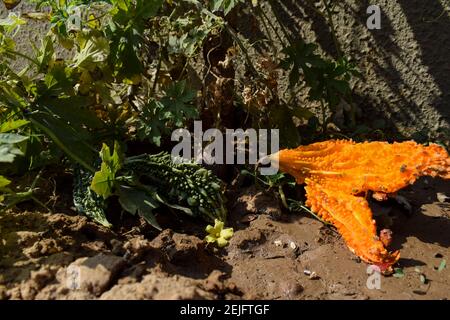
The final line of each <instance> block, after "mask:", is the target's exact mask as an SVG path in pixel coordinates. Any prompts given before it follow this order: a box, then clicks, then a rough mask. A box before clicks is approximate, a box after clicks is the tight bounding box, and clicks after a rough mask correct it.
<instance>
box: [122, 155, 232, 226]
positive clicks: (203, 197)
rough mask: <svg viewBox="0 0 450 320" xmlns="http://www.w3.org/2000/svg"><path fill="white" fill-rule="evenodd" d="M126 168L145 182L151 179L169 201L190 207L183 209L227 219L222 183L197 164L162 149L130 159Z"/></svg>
mask: <svg viewBox="0 0 450 320" xmlns="http://www.w3.org/2000/svg"><path fill="white" fill-rule="evenodd" d="M123 171H124V173H125V174H126V175H127V174H129V175H133V176H134V177H135V179H137V180H139V181H140V182H142V183H146V182H148V183H149V184H151V185H152V186H154V187H155V188H156V189H157V191H158V193H159V194H160V195H161V196H163V197H164V198H165V199H166V200H167V201H168V202H169V203H176V204H178V205H181V206H183V207H184V208H185V209H188V210H183V211H185V212H186V213H188V214H191V215H192V216H194V217H197V216H199V217H202V218H203V219H205V220H206V221H208V222H212V221H214V219H219V220H221V221H225V218H226V209H225V207H224V197H223V183H222V182H221V181H220V180H219V179H218V178H217V177H216V176H215V175H214V174H213V173H212V172H211V171H209V170H207V169H205V168H202V167H201V166H200V165H198V164H196V163H192V162H180V163H175V162H174V161H172V158H171V155H170V154H168V153H167V152H162V153H159V154H155V155H141V156H138V157H135V158H129V159H128V160H127V161H125V164H124V167H123Z"/></svg>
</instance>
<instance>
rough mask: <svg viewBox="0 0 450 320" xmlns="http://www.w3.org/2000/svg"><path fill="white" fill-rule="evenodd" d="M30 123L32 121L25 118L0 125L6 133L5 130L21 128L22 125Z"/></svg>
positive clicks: (0, 129) (2, 131)
mask: <svg viewBox="0 0 450 320" xmlns="http://www.w3.org/2000/svg"><path fill="white" fill-rule="evenodd" d="M28 123H30V122H29V121H27V120H24V119H18V120H8V121H5V122H3V123H2V124H1V125H0V133H5V132H9V131H13V130H16V129H19V128H20V127H23V126H25V125H27V124H28Z"/></svg>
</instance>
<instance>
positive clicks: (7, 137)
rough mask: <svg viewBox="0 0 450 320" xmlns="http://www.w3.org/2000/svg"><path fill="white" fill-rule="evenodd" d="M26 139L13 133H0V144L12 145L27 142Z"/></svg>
mask: <svg viewBox="0 0 450 320" xmlns="http://www.w3.org/2000/svg"><path fill="white" fill-rule="evenodd" d="M27 139H28V137H25V136H21V135H20V134H15V133H0V143H7V144H14V143H19V142H23V141H25V140H27Z"/></svg>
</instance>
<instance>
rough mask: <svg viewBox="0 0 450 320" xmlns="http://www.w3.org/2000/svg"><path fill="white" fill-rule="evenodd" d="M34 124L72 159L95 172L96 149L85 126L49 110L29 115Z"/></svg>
mask: <svg viewBox="0 0 450 320" xmlns="http://www.w3.org/2000/svg"><path fill="white" fill-rule="evenodd" d="M29 120H31V122H32V124H33V125H34V126H36V127H37V128H38V129H39V130H41V131H42V132H44V133H45V134H46V135H47V136H48V137H50V138H51V139H52V140H53V142H55V144H56V145H57V146H58V147H59V148H60V149H61V150H62V151H64V152H65V153H66V154H67V155H68V156H69V157H70V158H71V159H72V160H74V161H75V162H78V163H80V164H81V165H83V167H85V168H86V169H88V170H90V171H91V172H94V171H95V169H93V168H92V166H91V164H92V163H93V162H94V159H95V149H93V148H92V146H91V145H90V142H91V140H92V138H91V135H90V133H89V131H87V129H85V128H81V127H76V128H74V126H71V125H68V123H67V122H65V121H63V120H62V119H60V118H58V117H56V116H55V115H54V114H49V112H48V109H47V112H38V113H33V114H31V115H30V116H29Z"/></svg>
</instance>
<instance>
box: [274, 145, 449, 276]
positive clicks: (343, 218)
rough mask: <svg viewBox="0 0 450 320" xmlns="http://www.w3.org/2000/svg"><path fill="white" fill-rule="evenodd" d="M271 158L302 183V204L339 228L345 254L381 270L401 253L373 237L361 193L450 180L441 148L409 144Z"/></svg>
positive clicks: (316, 148)
mask: <svg viewBox="0 0 450 320" xmlns="http://www.w3.org/2000/svg"><path fill="white" fill-rule="evenodd" d="M271 158H272V159H273V160H276V159H277V160H278V161H279V167H280V170H281V171H283V172H286V173H289V174H291V175H293V176H294V177H295V178H296V180H297V183H299V184H306V187H305V189H306V197H307V201H306V205H308V206H309V207H310V208H311V209H312V210H313V211H314V212H316V213H318V214H319V216H320V217H321V218H322V219H324V220H325V221H327V222H330V223H332V224H333V225H334V226H335V227H336V228H337V229H338V231H339V233H340V234H341V235H342V236H343V238H344V240H345V241H346V243H347V245H348V247H349V248H350V250H352V251H353V252H354V253H355V254H356V255H358V256H359V257H360V258H361V259H362V260H364V261H365V262H368V263H372V264H376V265H378V266H380V267H381V268H382V270H386V269H389V268H390V266H391V265H393V264H394V263H396V262H397V261H398V259H399V258H400V253H399V252H398V251H396V252H394V253H389V252H388V251H387V250H386V248H385V247H384V245H383V243H382V242H381V241H380V239H379V237H378V236H377V233H376V225H375V221H374V220H373V218H372V212H371V210H370V208H369V204H368V202H367V200H366V199H365V195H366V193H367V192H368V191H373V192H374V197H375V198H377V199H386V198H387V196H388V195H389V194H393V193H395V192H397V191H398V190H400V189H401V188H404V187H406V186H407V185H409V184H412V183H414V181H415V180H416V179H417V178H418V177H419V176H424V175H429V176H433V177H436V176H440V177H442V178H444V179H450V158H449V156H448V153H447V152H446V151H445V150H444V148H442V147H440V146H438V145H436V144H431V145H429V146H424V145H420V144H417V143H415V142H412V141H408V142H402V143H393V144H389V143H387V142H364V143H355V142H353V141H347V140H330V141H325V142H319V143H314V144H311V145H308V146H300V147H298V148H297V149H292V150H281V151H280V152H278V153H276V154H274V155H272V156H271Z"/></svg>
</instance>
